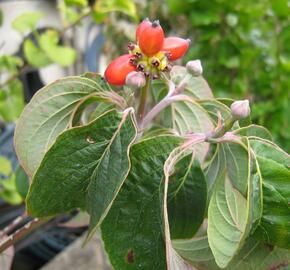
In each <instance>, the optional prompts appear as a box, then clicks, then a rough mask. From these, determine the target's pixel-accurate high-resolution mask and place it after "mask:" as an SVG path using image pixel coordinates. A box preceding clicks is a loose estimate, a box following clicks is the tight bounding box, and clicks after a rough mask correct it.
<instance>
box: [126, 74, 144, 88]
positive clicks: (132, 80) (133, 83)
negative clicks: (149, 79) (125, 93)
mask: <svg viewBox="0 0 290 270" xmlns="http://www.w3.org/2000/svg"><path fill="white" fill-rule="evenodd" d="M145 84H146V78H145V75H144V74H143V72H137V71H132V72H130V73H129V74H128V75H127V77H126V85H127V86H129V87H131V88H132V89H137V88H142V87H144V86H145Z"/></svg>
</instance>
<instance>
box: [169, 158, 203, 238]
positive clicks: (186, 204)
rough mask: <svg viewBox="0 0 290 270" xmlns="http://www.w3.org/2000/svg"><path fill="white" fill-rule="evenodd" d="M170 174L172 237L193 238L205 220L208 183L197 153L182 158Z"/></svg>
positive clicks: (170, 222)
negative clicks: (196, 156)
mask: <svg viewBox="0 0 290 270" xmlns="http://www.w3.org/2000/svg"><path fill="white" fill-rule="evenodd" d="M174 172H175V173H174V174H173V175H171V176H170V181H169V187H168V188H169V193H168V215H169V224H170V233H171V238H172V239H176V238H191V237H193V235H194V234H195V233H196V231H197V230H198V228H199V227H200V225H201V224H202V222H203V219H204V215H205V210H206V202H207V187H206V181H205V177H204V175H203V172H202V170H201V168H200V165H199V163H198V162H197V160H195V155H188V156H186V157H184V158H183V159H181V160H180V161H179V162H178V163H177V164H176V165H175V168H174Z"/></svg>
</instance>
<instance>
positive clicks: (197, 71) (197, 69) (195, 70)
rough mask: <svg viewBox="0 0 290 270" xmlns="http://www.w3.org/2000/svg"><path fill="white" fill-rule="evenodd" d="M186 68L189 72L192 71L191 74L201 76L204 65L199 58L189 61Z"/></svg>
mask: <svg viewBox="0 0 290 270" xmlns="http://www.w3.org/2000/svg"><path fill="white" fill-rule="evenodd" d="M186 69H187V72H188V73H190V74H191V75H193V76H195V77H198V76H201V75H202V71H203V70H202V65H201V62H200V60H199V59H197V60H192V61H189V62H187V64H186Z"/></svg>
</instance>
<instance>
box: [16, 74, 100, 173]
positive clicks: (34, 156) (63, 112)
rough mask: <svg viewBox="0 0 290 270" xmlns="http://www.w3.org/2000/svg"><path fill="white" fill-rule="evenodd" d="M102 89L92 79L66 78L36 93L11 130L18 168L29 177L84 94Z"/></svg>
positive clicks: (65, 125) (66, 124)
mask: <svg viewBox="0 0 290 270" xmlns="http://www.w3.org/2000/svg"><path fill="white" fill-rule="evenodd" d="M99 91H102V88H101V86H100V84H98V83H97V82H96V81H93V80H90V79H87V78H82V77H66V78H63V79H60V80H58V81H56V82H53V83H51V84H49V85H47V86H45V87H44V88H42V89H41V90H39V91H38V92H37V94H36V95H34V97H33V98H32V100H31V101H30V103H29V104H28V105H27V106H26V107H25V109H24V111H23V113H22V115H21V116H20V119H19V120H18V123H17V125H16V130H15V149H16V153H17V156H18V158H19V160H20V163H21V165H22V167H23V168H24V170H25V172H26V173H27V174H28V176H30V177H31V176H32V175H33V173H34V172H35V170H36V169H37V167H38V166H39V164H40V162H41V160H42V158H43V156H44V154H45V152H46V151H47V150H48V148H49V147H50V146H51V145H52V143H53V142H54V140H55V138H56V137H57V136H58V135H59V134H60V133H61V132H62V131H64V130H65V129H67V128H68V126H69V124H70V118H71V115H72V113H73V111H74V109H75V107H76V106H77V104H78V103H79V102H81V101H82V99H83V98H85V97H86V96H87V95H89V94H92V93H94V92H96V93H97V92H99Z"/></svg>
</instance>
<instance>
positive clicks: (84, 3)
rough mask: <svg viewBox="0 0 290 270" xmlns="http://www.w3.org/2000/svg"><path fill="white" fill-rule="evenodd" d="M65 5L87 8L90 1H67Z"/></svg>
mask: <svg viewBox="0 0 290 270" xmlns="http://www.w3.org/2000/svg"><path fill="white" fill-rule="evenodd" d="M64 3H65V4H66V5H68V6H79V7H86V6H87V5H88V0H65V1H64Z"/></svg>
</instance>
